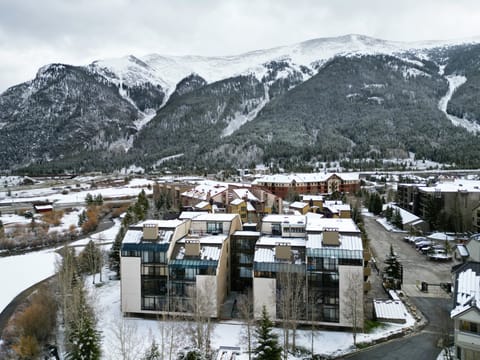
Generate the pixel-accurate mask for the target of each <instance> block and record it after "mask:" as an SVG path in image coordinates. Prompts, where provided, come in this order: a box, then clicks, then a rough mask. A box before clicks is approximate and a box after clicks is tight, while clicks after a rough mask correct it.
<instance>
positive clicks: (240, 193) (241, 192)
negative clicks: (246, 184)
mask: <svg viewBox="0 0 480 360" xmlns="http://www.w3.org/2000/svg"><path fill="white" fill-rule="evenodd" d="M233 192H234V193H235V195H237V196H238V197H239V198H241V199H243V198H245V197H247V200H249V201H259V199H258V198H257V197H256V196H255V195H253V194H252V192H251V191H250V190H248V189H233Z"/></svg>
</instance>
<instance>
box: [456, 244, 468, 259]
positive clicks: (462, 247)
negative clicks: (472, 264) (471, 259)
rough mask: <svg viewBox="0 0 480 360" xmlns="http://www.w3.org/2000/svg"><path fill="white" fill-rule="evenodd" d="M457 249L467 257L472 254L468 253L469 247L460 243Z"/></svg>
mask: <svg viewBox="0 0 480 360" xmlns="http://www.w3.org/2000/svg"><path fill="white" fill-rule="evenodd" d="M457 251H458V254H459V255H460V256H461V257H467V256H469V255H470V254H469V253H468V249H467V247H466V246H465V245H462V244H458V245H457Z"/></svg>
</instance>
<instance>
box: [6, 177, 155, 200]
mask: <svg viewBox="0 0 480 360" xmlns="http://www.w3.org/2000/svg"><path fill="white" fill-rule="evenodd" d="M149 184H150V185H152V184H153V182H152V181H150V180H147V179H132V180H131V181H130V183H128V184H127V185H124V186H118V187H105V188H94V189H85V187H84V186H82V189H83V190H80V191H70V192H68V193H64V194H62V190H63V189H59V188H38V189H26V190H18V191H12V196H8V195H7V192H6V191H4V192H0V202H1V203H4V204H10V203H22V202H33V201H50V202H54V203H58V204H70V203H79V202H83V201H84V200H85V197H86V196H87V194H89V193H90V194H91V195H92V196H94V197H95V196H96V195H102V197H103V198H104V199H105V198H111V199H115V198H123V197H135V196H137V195H138V194H139V193H140V191H141V190H142V189H143V190H145V192H146V193H147V194H150V193H151V192H152V191H151V190H150V189H148V185H149Z"/></svg>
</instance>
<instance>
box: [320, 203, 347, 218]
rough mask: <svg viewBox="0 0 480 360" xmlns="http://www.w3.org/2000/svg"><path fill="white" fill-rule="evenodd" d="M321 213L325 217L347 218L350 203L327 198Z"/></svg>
mask: <svg viewBox="0 0 480 360" xmlns="http://www.w3.org/2000/svg"><path fill="white" fill-rule="evenodd" d="M323 213H324V214H325V216H326V217H332V218H342V219H349V218H350V217H351V209H350V205H348V204H344V203H343V202H342V201H340V200H327V201H325V202H324V204H323Z"/></svg>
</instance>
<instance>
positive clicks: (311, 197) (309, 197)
mask: <svg viewBox="0 0 480 360" xmlns="http://www.w3.org/2000/svg"><path fill="white" fill-rule="evenodd" d="M300 198H301V199H302V200H303V201H310V200H312V201H323V196H322V195H308V194H303V195H300Z"/></svg>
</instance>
